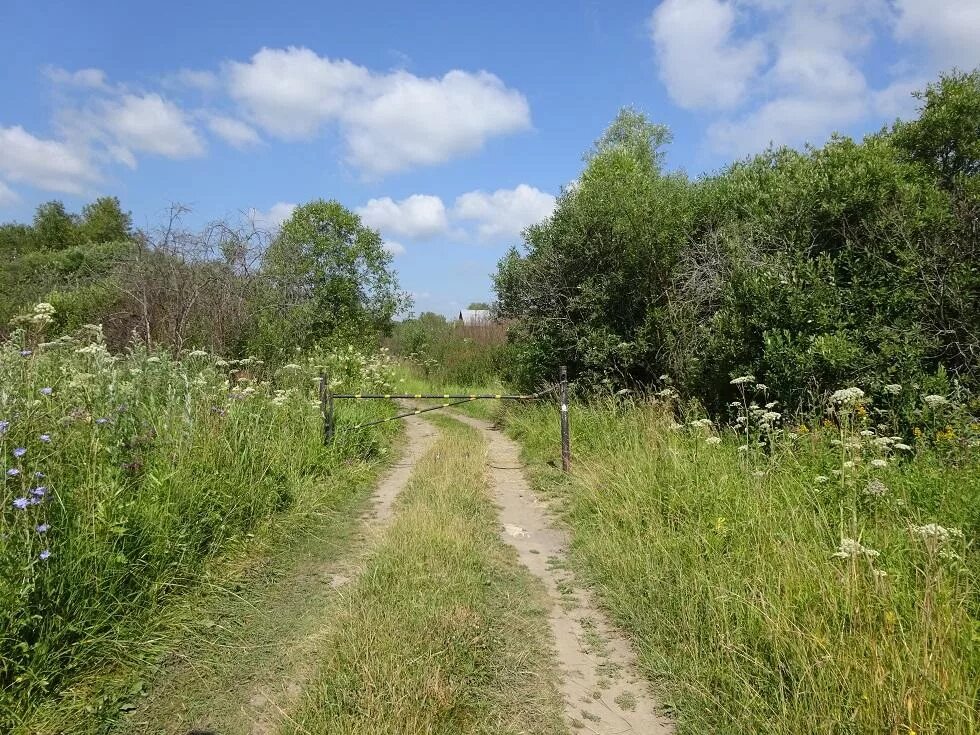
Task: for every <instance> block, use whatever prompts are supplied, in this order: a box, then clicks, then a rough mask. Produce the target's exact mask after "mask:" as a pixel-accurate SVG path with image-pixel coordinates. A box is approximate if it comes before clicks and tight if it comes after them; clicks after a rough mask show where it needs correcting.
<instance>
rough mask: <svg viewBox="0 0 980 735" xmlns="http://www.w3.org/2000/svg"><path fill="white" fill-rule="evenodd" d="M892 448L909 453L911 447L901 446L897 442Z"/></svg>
mask: <svg viewBox="0 0 980 735" xmlns="http://www.w3.org/2000/svg"><path fill="white" fill-rule="evenodd" d="M893 446H894V448H895V449H902V450H904V451H906V452H911V451H912V447H910V446H909V445H908V444H902V443H901V442H898V443H897V444H894V445H893Z"/></svg>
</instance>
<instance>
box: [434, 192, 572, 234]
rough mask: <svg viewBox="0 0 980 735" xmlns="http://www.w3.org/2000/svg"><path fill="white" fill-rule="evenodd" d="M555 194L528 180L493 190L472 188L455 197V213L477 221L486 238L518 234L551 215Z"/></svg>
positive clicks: (463, 218)
mask: <svg viewBox="0 0 980 735" xmlns="http://www.w3.org/2000/svg"><path fill="white" fill-rule="evenodd" d="M554 209H555V197H554V196H552V195H551V194H548V193H546V192H543V191H541V190H539V189H536V188H535V187H533V186H528V185H527V184H520V185H519V186H517V187H516V188H514V189H498V190H497V191H495V192H493V193H487V192H483V191H471V192H468V193H466V194H462V195H460V196H459V197H457V198H456V204H455V206H454V207H453V216H454V217H456V218H458V219H462V220H470V221H473V222H475V223H476V224H477V234H478V235H479V237H480V238H481V239H483V240H500V239H506V238H509V237H515V236H517V235H519V234H520V233H521V232H522V231H523V230H524V229H525V228H526V227H527V226H528V225H532V224H535V223H537V222H540V221H541V220H543V219H545V218H547V217H549V216H551V213H552V212H553V211H554Z"/></svg>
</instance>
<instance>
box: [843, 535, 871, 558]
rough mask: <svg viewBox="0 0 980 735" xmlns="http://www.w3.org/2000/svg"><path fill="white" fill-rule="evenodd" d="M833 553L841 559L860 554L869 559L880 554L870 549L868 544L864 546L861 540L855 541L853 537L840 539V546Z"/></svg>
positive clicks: (855, 556)
mask: <svg viewBox="0 0 980 735" xmlns="http://www.w3.org/2000/svg"><path fill="white" fill-rule="evenodd" d="M833 555H834V556H836V557H838V558H839V559H856V558H858V557H859V556H866V557H868V558H869V559H874V558H875V557H876V556H878V555H879V554H878V552H877V551H875V550H874V549H869V548H868V547H867V546H862V545H861V543H860V542H859V541H855V540H854V539H852V538H842V539H841V540H840V548H838V549H837V551H835V552H834V554H833Z"/></svg>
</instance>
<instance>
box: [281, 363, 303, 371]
mask: <svg viewBox="0 0 980 735" xmlns="http://www.w3.org/2000/svg"><path fill="white" fill-rule="evenodd" d="M282 369H283V370H301V369H302V368H300V366H299V365H297V364H296V363H295V362H290V363H287V364H285V365H283V366H282Z"/></svg>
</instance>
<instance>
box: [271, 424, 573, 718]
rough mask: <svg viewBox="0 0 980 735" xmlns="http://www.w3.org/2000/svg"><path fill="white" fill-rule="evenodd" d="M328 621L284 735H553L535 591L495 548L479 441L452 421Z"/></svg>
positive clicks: (502, 549) (543, 628)
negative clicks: (315, 665)
mask: <svg viewBox="0 0 980 735" xmlns="http://www.w3.org/2000/svg"><path fill="white" fill-rule="evenodd" d="M436 421H437V422H438V423H439V424H440V425H441V426H442V427H444V433H443V436H442V437H441V438H440V439H439V440H438V441H437V443H436V445H435V446H434V447H433V449H432V450H431V451H430V452H429V453H428V455H427V456H426V457H425V458H424V459H423V460H421V461H420V463H419V465H418V467H417V469H416V474H415V476H414V477H413V479H412V481H411V482H410V485H409V487H408V489H407V490H406V491H405V492H404V493H403V495H402V497H401V498H400V499H399V501H398V504H397V505H396V511H397V515H396V517H395V520H394V522H393V524H392V525H391V527H390V528H389V529H388V532H387V534H386V536H385V537H384V539H383V540H382V542H381V544H380V546H379V547H378V548H377V550H376V551H375V553H374V554H372V556H371V558H370V560H369V562H368V565H367V568H366V570H365V571H364V573H363V574H362V575H361V577H360V578H359V579H358V581H357V582H356V583H355V584H354V585H353V587H352V588H351V589H350V591H349V592H348V593H347V597H346V599H345V600H344V602H343V603H342V604H341V605H339V606H338V608H336V609H335V610H334V611H333V612H332V613H331V614H332V615H333V624H332V632H331V633H330V634H329V635H328V636H327V637H326V638H325V639H324V640H323V643H322V645H321V646H320V649H319V650H320V660H319V670H318V673H317V674H316V676H315V678H314V680H313V682H312V683H311V685H310V686H308V687H307V690H306V692H305V693H304V701H303V704H302V706H301V708H300V710H299V712H298V713H297V714H296V716H295V718H294V719H293V722H292V724H291V726H287V727H286V728H285V732H286V733H289V734H290V735H301V734H302V735H306V734H308V733H317V734H318V735H319V734H321V733H323V734H332V733H338V734H339V733H364V732H371V733H377V734H379V735H384V734H389V733H390V734H394V733H398V734H403V733H542V734H543V733H548V734H549V735H550V734H552V733H560V732H562V731H563V726H562V722H561V706H560V699H559V697H558V694H557V690H556V688H555V686H554V682H553V680H552V676H553V673H552V672H553V669H552V663H553V662H552V659H551V653H550V651H549V648H548V645H547V641H548V639H549V638H548V628H547V623H546V619H545V615H544V610H543V608H542V604H543V602H542V601H543V591H542V590H540V589H538V588H537V586H536V584H535V583H534V582H533V580H532V579H531V578H530V577H529V575H528V573H527V572H526V570H524V569H523V568H522V567H520V566H519V565H518V564H517V563H516V559H515V558H514V553H513V551H512V550H511V549H509V548H508V547H506V546H505V545H504V544H503V542H502V541H501V540H500V539H499V537H498V530H497V529H498V522H497V517H496V511H495V509H494V507H493V504H492V502H491V500H490V497H489V494H488V488H487V481H486V477H485V464H486V449H485V445H484V443H483V441H482V440H481V438H480V436H479V434H478V433H477V432H476V431H474V430H472V429H469V428H467V427H463V426H461V425H460V424H459V423H457V422H454V421H451V420H440V419H436Z"/></svg>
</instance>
